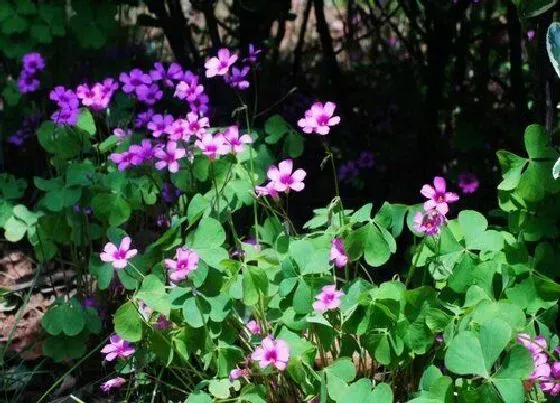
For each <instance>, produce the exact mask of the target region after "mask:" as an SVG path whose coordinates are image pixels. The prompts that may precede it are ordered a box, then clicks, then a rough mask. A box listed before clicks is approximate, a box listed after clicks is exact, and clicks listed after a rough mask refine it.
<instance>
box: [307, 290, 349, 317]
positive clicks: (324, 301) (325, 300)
mask: <svg viewBox="0 0 560 403" xmlns="http://www.w3.org/2000/svg"><path fill="white" fill-rule="evenodd" d="M343 295H344V293H343V292H342V291H337V289H336V285H334V284H333V285H326V286H324V287H323V288H322V291H321V293H320V294H319V295H317V296H316V297H315V299H316V300H317V301H315V302H314V303H313V309H314V310H315V312H317V313H319V314H322V313H325V312H326V311H332V310H334V309H336V308H338V307H339V306H340V297H342V296H343Z"/></svg>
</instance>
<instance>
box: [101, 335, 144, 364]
mask: <svg viewBox="0 0 560 403" xmlns="http://www.w3.org/2000/svg"><path fill="white" fill-rule="evenodd" d="M101 352H102V353H103V354H105V360H107V361H113V360H115V359H116V358H119V357H123V358H126V357H128V356H129V355H132V354H134V353H135V352H136V350H135V349H134V347H132V346H131V345H130V343H129V342H128V341H125V340H123V339H121V338H120V337H119V336H118V335H116V334H115V333H113V334H112V335H111V336H110V337H109V344H106V345H105V347H103V350H101Z"/></svg>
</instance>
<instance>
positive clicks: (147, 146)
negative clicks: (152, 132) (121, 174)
mask: <svg viewBox="0 0 560 403" xmlns="http://www.w3.org/2000/svg"><path fill="white" fill-rule="evenodd" d="M128 151H129V152H130V153H132V154H133V155H132V164H133V165H142V164H143V163H150V162H151V161H152V160H153V158H154V153H155V149H154V146H153V145H152V142H151V141H150V140H149V139H144V140H142V144H141V145H137V144H134V145H131V146H130V147H129V148H128Z"/></svg>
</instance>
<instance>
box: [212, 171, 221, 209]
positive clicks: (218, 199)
mask: <svg viewBox="0 0 560 403" xmlns="http://www.w3.org/2000/svg"><path fill="white" fill-rule="evenodd" d="M210 174H211V175H212V183H213V184H214V189H215V190H216V208H217V210H216V213H217V214H218V216H219V215H220V192H218V180H217V179H216V175H215V174H214V161H210Z"/></svg>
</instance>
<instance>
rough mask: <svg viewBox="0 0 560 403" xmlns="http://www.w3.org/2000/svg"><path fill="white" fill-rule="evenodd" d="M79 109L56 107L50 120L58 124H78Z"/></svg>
mask: <svg viewBox="0 0 560 403" xmlns="http://www.w3.org/2000/svg"><path fill="white" fill-rule="evenodd" d="M79 115H80V110H79V109H73V108H62V109H57V110H56V111H55V112H54V113H53V114H52V115H51V120H52V121H53V122H54V123H55V124H57V125H59V126H65V125H66V126H76V125H77V124H78V116H79Z"/></svg>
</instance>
